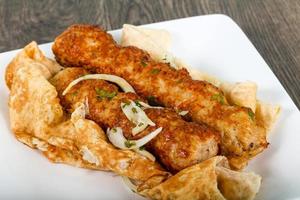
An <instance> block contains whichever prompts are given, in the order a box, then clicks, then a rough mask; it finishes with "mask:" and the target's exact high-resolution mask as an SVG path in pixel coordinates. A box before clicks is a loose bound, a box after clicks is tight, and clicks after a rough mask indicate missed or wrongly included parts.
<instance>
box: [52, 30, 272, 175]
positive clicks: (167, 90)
mask: <svg viewBox="0 0 300 200" xmlns="http://www.w3.org/2000/svg"><path fill="white" fill-rule="evenodd" d="M52 49H53V52H54V54H55V56H56V59H57V61H58V62H59V63H60V64H62V65H63V66H69V67H74V66H77V67H83V68H85V69H87V70H89V71H90V72H92V73H104V74H113V75H117V76H120V77H122V78H124V79H126V80H127V81H128V82H129V83H130V84H131V85H132V86H133V87H134V88H135V90H136V91H137V93H138V94H139V95H141V96H142V97H144V98H148V99H149V100H151V101H152V102H153V101H154V102H156V103H158V104H160V105H163V106H166V107H170V108H173V109H175V110H180V111H188V113H187V118H191V119H192V120H193V121H195V122H198V123H200V124H201V123H206V124H208V125H209V126H211V127H213V128H215V129H217V130H218V131H220V132H221V134H222V141H221V145H220V148H221V152H222V155H224V156H226V157H227V158H228V159H229V163H230V165H231V167H233V168H234V169H242V168H243V167H245V165H246V164H247V162H248V160H249V159H251V158H252V157H254V156H255V155H257V154H258V153H260V152H261V151H263V150H264V149H265V148H266V147H267V145H268V143H267V141H266V129H265V128H264V127H262V126H260V125H259V124H258V123H257V121H256V117H255V114H254V112H253V111H252V110H251V109H250V108H246V107H241V106H238V105H230V104H229V103H228V102H227V100H226V97H225V96H224V93H223V92H222V90H220V89H219V88H217V87H216V86H214V85H212V84H210V83H208V82H206V81H197V80H193V79H192V78H191V76H190V75H189V73H188V71H187V70H186V69H175V68H174V67H172V66H171V65H170V64H168V63H163V62H157V61H155V60H153V59H152V58H151V57H150V56H149V54H148V53H147V52H145V51H143V50H141V49H138V48H136V47H133V46H129V47H121V46H119V45H117V44H116V42H115V41H114V40H113V38H112V36H111V35H110V34H108V33H106V32H105V31H103V30H102V29H101V28H98V27H95V26H90V25H74V26H71V27H69V28H68V29H67V30H66V31H65V32H63V33H62V34H61V35H60V36H58V37H57V38H56V39H55V43H54V45H53V47H52Z"/></svg>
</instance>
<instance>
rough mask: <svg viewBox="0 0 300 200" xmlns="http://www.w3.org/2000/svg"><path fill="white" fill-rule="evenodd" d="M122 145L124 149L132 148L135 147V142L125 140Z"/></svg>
mask: <svg viewBox="0 0 300 200" xmlns="http://www.w3.org/2000/svg"><path fill="white" fill-rule="evenodd" d="M124 145H125V147H127V148H130V147H132V146H135V142H133V141H130V140H126V141H125V142H124Z"/></svg>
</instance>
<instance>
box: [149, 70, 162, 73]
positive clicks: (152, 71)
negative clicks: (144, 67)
mask: <svg viewBox="0 0 300 200" xmlns="http://www.w3.org/2000/svg"><path fill="white" fill-rule="evenodd" d="M150 72H151V74H158V73H159V72H160V69H152V70H151V71H150Z"/></svg>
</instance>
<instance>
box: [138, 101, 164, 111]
mask: <svg viewBox="0 0 300 200" xmlns="http://www.w3.org/2000/svg"><path fill="white" fill-rule="evenodd" d="M139 104H141V106H143V107H144V108H145V109H146V108H155V109H162V108H163V107H160V106H150V105H148V104H146V103H145V102H142V101H139Z"/></svg>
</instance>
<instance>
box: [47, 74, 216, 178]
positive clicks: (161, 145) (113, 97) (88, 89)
mask: <svg viewBox="0 0 300 200" xmlns="http://www.w3.org/2000/svg"><path fill="white" fill-rule="evenodd" d="M85 74H87V71H86V70H84V69H83V68H66V69H64V70H63V71H61V72H59V73H58V74H57V75H56V76H55V77H53V78H52V79H51V83H52V84H53V85H54V86H55V87H56V89H57V91H58V94H59V97H60V100H61V104H62V105H63V107H64V108H65V109H66V110H69V111H70V112H71V111H72V110H74V109H75V105H76V103H78V102H85V101H87V104H88V108H89V112H88V115H87V118H89V119H91V120H93V121H95V122H96V123H98V124H99V125H100V126H101V127H102V128H104V129H107V128H114V127H120V128H122V130H123V134H124V136H125V137H126V138H127V139H139V138H141V137H142V136H145V135H147V134H149V133H150V132H152V131H154V130H155V129H157V128H159V127H162V128H163V129H162V131H161V132H160V133H159V134H158V136H156V137H155V138H154V139H153V140H151V141H150V142H149V143H148V144H147V145H146V149H147V150H149V151H150V152H151V153H153V154H154V155H155V156H156V157H157V158H158V160H160V162H161V163H162V164H163V166H165V167H166V168H167V169H168V170H170V171H171V172H177V171H179V170H181V169H183V168H185V167H188V166H191V165H193V164H196V163H199V162H201V161H203V160H206V159H208V158H210V157H213V156H215V155H216V154H217V153H218V144H219V142H220V134H219V132H217V131H215V130H214V129H212V128H210V127H208V126H206V125H203V124H198V123H194V122H186V121H184V120H183V119H182V118H181V117H180V116H179V115H178V114H177V113H176V112H174V111H173V110H172V109H165V108H162V109H157V108H147V109H145V110H144V111H145V113H146V114H147V116H148V117H149V118H150V119H151V120H152V121H153V122H154V123H155V126H148V127H147V128H146V129H145V130H144V131H142V132H141V133H139V134H137V135H135V136H133V135H132V128H133V127H135V124H133V123H132V122H131V121H130V120H128V119H127V117H126V116H125V114H124V113H123V111H122V109H121V103H122V102H125V103H126V102H128V101H129V100H132V101H135V102H136V101H143V102H146V101H144V100H143V99H141V98H139V96H138V95H137V94H135V93H124V92H121V91H119V90H118V87H116V86H115V85H113V84H111V83H108V82H107V81H103V80H84V81H81V82H79V83H78V84H76V85H75V86H73V87H72V88H71V89H70V90H69V91H68V92H67V94H66V95H64V96H63V95H62V93H63V91H64V90H65V88H66V87H67V86H68V85H69V83H71V82H72V81H73V80H75V79H77V78H79V77H81V76H82V75H85ZM99 91H102V94H103V93H105V94H107V95H106V96H99Z"/></svg>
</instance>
